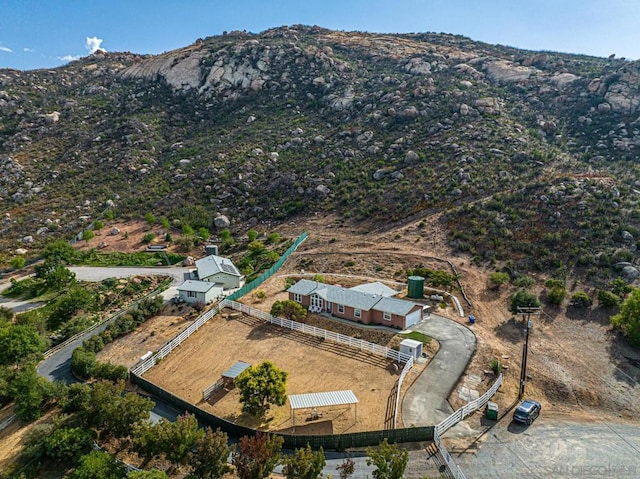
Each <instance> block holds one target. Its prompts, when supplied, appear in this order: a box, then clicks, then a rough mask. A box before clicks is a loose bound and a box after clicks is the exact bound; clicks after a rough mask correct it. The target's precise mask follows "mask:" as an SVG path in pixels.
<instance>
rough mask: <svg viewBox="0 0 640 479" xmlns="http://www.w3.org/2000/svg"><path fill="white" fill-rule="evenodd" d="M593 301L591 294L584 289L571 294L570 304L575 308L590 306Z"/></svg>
mask: <svg viewBox="0 0 640 479" xmlns="http://www.w3.org/2000/svg"><path fill="white" fill-rule="evenodd" d="M592 303H593V300H592V299H591V296H589V295H588V294H587V293H585V292H584V291H578V292H577V293H575V294H573V295H572V296H571V302H570V304H571V306H573V307H575V308H589V307H590V306H591V304H592Z"/></svg>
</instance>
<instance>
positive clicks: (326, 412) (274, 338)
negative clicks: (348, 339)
mask: <svg viewBox="0 0 640 479" xmlns="http://www.w3.org/2000/svg"><path fill="white" fill-rule="evenodd" d="M266 360H269V361H272V362H273V363H274V364H275V365H276V366H278V367H279V368H281V369H282V370H284V371H286V372H288V373H289V378H288V386H287V392H288V394H304V393H311V392H322V391H340V390H347V389H351V390H353V392H354V393H355V395H356V397H357V398H358V400H359V403H358V407H357V417H356V411H355V409H354V408H353V407H350V406H336V407H333V408H321V409H320V410H319V411H318V412H319V413H321V414H322V417H321V418H319V419H318V420H316V421H311V420H310V411H306V410H304V411H299V412H297V413H296V415H295V416H296V417H295V421H296V432H297V433H300V434H331V433H344V432H357V431H366V430H379V429H384V428H385V426H388V425H389V422H390V419H391V418H392V416H393V407H394V406H395V395H394V386H395V384H396V382H397V380H398V375H397V374H395V373H394V372H393V369H392V364H391V361H388V360H385V359H383V358H380V357H377V356H373V355H370V354H366V353H361V352H358V351H354V350H353V349H352V348H348V347H346V346H342V345H338V344H334V343H332V342H330V341H322V340H320V339H319V338H314V337H310V336H307V335H304V334H301V333H296V332H292V331H288V330H286V329H283V328H280V327H277V326H272V325H269V324H266V323H264V322H262V321H260V320H257V319H255V318H251V317H248V316H242V317H240V318H239V319H225V318H224V317H223V315H218V316H216V317H215V318H213V319H211V320H210V321H209V322H208V323H206V325H205V326H203V327H202V328H201V329H200V330H199V331H198V332H197V333H195V334H194V335H192V336H191V337H190V338H189V339H188V340H187V341H186V342H185V343H183V344H182V345H181V346H180V347H179V348H178V349H176V350H175V351H173V352H172V353H171V354H170V355H169V356H168V357H166V358H165V359H164V360H163V361H162V362H161V363H160V364H158V365H157V366H155V367H154V368H153V369H151V370H150V371H149V372H148V373H147V374H146V375H145V377H146V378H148V379H149V380H150V381H152V382H154V383H156V384H158V385H160V386H162V387H164V388H166V389H168V390H170V391H172V392H173V393H175V394H177V395H178V396H180V397H182V398H184V399H186V400H188V401H190V402H193V403H195V404H197V405H198V406H200V407H202V408H203V409H205V410H208V411H210V412H212V413H214V414H215V415H217V416H218V417H222V418H225V419H227V420H230V421H234V422H238V423H240V424H245V425H248V426H251V427H260V428H265V429H268V430H278V431H291V428H292V426H293V420H292V418H291V414H290V410H289V407H288V405H285V406H282V407H275V408H272V409H271V410H270V412H269V413H268V415H267V417H266V418H265V420H263V421H261V422H256V420H255V419H254V418H252V417H250V416H247V415H244V414H242V413H241V410H240V402H239V395H238V391H237V390H236V389H234V388H232V387H231V388H230V389H228V390H225V391H223V392H221V393H219V394H217V395H215V396H214V397H213V398H211V399H210V400H209V401H207V402H205V401H203V400H202V391H203V390H204V389H205V388H206V387H208V386H209V385H211V384H213V383H214V382H215V381H217V380H218V379H219V378H220V377H221V374H222V373H223V372H224V371H225V370H227V369H228V368H230V367H231V366H232V365H233V364H234V363H235V362H236V361H244V362H247V363H249V364H258V363H260V362H262V361H266Z"/></svg>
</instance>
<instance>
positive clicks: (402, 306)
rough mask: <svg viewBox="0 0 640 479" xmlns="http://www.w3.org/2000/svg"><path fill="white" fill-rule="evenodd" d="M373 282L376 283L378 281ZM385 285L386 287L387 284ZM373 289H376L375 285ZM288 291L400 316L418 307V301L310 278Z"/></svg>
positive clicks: (302, 280)
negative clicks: (413, 301) (390, 296)
mask: <svg viewBox="0 0 640 479" xmlns="http://www.w3.org/2000/svg"><path fill="white" fill-rule="evenodd" d="M372 284H373V285H375V284H376V283H372ZM378 284H381V283H378ZM382 286H384V285H382ZM384 287H385V288H386V286H384ZM373 289H375V287H374V288H373ZM388 289H391V288H388ZM287 291H288V292H289V293H296V294H301V295H303V296H309V295H311V294H317V295H318V296H320V297H321V298H322V299H324V300H325V301H329V302H331V303H336V304H343V305H345V306H349V307H351V308H356V309H362V310H364V311H369V310H371V309H375V310H376V311H382V312H387V313H391V314H396V315H399V316H406V315H407V314H409V312H410V311H411V310H412V309H413V308H415V307H416V303H412V302H410V301H404V300H402V299H397V298H389V297H386V296H383V295H380V294H372V293H368V292H363V291H361V290H358V289H355V288H351V289H346V288H342V287H340V286H333V285H330V284H324V283H318V282H317V281H310V280H308V279H301V280H300V281H298V282H297V283H296V284H294V285H293V286H291V287H290V288H289V289H288V290H287ZM392 291H393V290H392ZM394 293H395V291H394Z"/></svg>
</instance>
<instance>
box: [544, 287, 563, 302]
mask: <svg viewBox="0 0 640 479" xmlns="http://www.w3.org/2000/svg"><path fill="white" fill-rule="evenodd" d="M566 297H567V290H566V289H564V286H563V287H554V288H551V291H548V292H547V302H548V303H549V304H555V305H560V304H562V302H563V301H564V299H565V298H566Z"/></svg>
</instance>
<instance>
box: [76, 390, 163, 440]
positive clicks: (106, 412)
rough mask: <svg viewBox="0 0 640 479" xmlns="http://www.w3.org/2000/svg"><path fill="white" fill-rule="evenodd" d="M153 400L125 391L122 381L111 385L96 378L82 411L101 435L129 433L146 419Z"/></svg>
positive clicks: (118, 436) (118, 435)
mask: <svg viewBox="0 0 640 479" xmlns="http://www.w3.org/2000/svg"><path fill="white" fill-rule="evenodd" d="M153 406H154V403H153V401H151V400H150V399H149V398H144V397H142V396H140V395H138V394H135V393H129V394H124V381H119V382H118V383H116V384H113V383H111V382H109V381H98V382H97V383H95V385H94V386H93V388H92V390H91V401H90V402H89V404H88V409H87V410H86V411H84V417H85V418H86V421H87V423H88V424H89V425H90V426H92V427H95V428H96V429H97V430H98V431H100V433H101V436H103V437H116V438H123V437H127V436H129V435H130V434H131V433H132V431H133V428H134V427H135V425H136V424H140V423H143V422H145V421H146V420H147V419H148V418H149V413H150V411H151V409H153Z"/></svg>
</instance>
